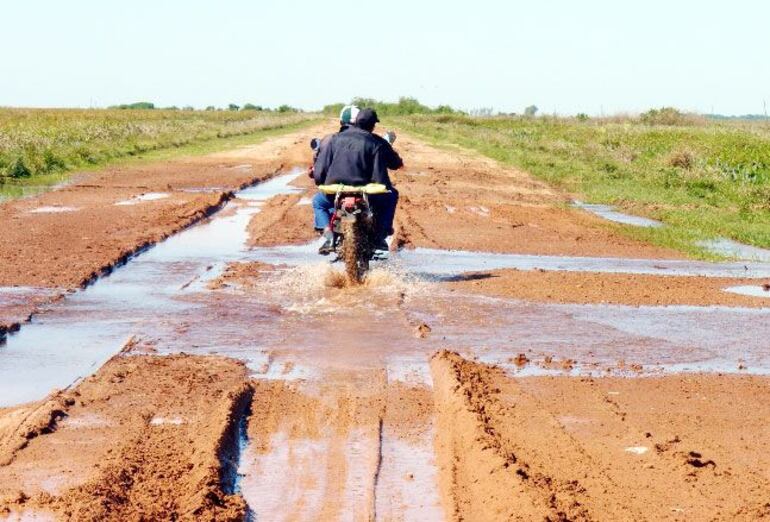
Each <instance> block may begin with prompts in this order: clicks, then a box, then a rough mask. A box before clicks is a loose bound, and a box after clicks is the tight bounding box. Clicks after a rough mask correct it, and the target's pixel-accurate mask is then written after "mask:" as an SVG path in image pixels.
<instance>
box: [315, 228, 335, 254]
mask: <svg viewBox="0 0 770 522" xmlns="http://www.w3.org/2000/svg"><path fill="white" fill-rule="evenodd" d="M323 236H324V238H326V241H324V244H323V245H321V247H320V248H319V249H318V253H319V254H321V255H322V256H328V255H329V254H331V253H332V252H334V236H333V235H332V233H331V232H329V231H326V232H324V234H323Z"/></svg>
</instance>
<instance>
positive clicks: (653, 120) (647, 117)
mask: <svg viewBox="0 0 770 522" xmlns="http://www.w3.org/2000/svg"><path fill="white" fill-rule="evenodd" d="M639 119H640V120H641V122H642V123H644V124H646V125H669V126H673V125H695V124H702V123H705V121H706V120H705V118H703V117H702V116H698V115H697V114H688V113H683V112H682V111H680V110H679V109H675V108H674V107H662V108H660V109H650V110H649V111H647V112H645V113H644V114H642V115H641V116H640V117H639Z"/></svg>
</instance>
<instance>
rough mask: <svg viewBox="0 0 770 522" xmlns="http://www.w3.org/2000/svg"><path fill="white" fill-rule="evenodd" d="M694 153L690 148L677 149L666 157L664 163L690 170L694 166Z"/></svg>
mask: <svg viewBox="0 0 770 522" xmlns="http://www.w3.org/2000/svg"><path fill="white" fill-rule="evenodd" d="M695 159H696V158H695V153H694V152H693V151H691V150H690V149H677V150H674V151H673V152H671V154H669V155H668V158H666V165H668V166H669V167H676V168H680V169H684V170H690V169H692V168H693V167H694V166H695Z"/></svg>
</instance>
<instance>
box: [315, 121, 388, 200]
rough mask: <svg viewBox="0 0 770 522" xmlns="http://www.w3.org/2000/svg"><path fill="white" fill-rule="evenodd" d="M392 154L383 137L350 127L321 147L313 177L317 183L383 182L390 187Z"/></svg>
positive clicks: (361, 183) (363, 183)
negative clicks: (389, 170) (389, 174)
mask: <svg viewBox="0 0 770 522" xmlns="http://www.w3.org/2000/svg"><path fill="white" fill-rule="evenodd" d="M392 154H395V151H393V149H392V147H391V146H390V145H389V144H388V142H386V141H385V140H383V139H382V138H379V137H377V136H375V135H373V134H372V133H371V132H368V131H365V130H362V129H359V128H357V127H350V128H349V129H348V130H346V131H345V132H341V133H339V134H335V135H334V136H332V138H331V140H329V142H328V143H327V144H325V146H323V147H321V152H320V154H318V158H316V161H315V165H314V167H313V177H314V179H315V182H316V185H331V184H332V183H343V184H345V185H359V186H360V185H366V184H367V183H382V184H383V185H385V186H386V187H388V188H390V187H391V186H392V185H391V183H390V178H389V177H388V166H389V164H392V163H393V162H394V160H393V158H392ZM399 160H400V158H399Z"/></svg>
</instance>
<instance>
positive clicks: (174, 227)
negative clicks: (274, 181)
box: [0, 129, 317, 288]
mask: <svg viewBox="0 0 770 522" xmlns="http://www.w3.org/2000/svg"><path fill="white" fill-rule="evenodd" d="M315 134H317V131H314V130H312V129H311V130H305V131H301V132H297V133H294V134H291V135H288V136H284V137H281V138H276V139H273V140H270V141H268V142H265V143H262V144H259V145H255V146H250V147H244V148H242V149H238V150H235V151H232V152H229V153H218V154H213V155H209V156H203V157H200V158H193V159H186V160H178V161H166V162H160V163H156V164H151V165H141V166H134V167H120V168H114V169H107V170H105V171H103V172H100V173H97V174H92V175H87V176H84V177H82V178H81V179H80V180H79V182H78V183H77V184H73V185H69V186H66V187H64V188H62V189H59V190H55V191H52V192H48V193H45V194H42V195H40V196H36V197H34V198H28V199H22V200H17V201H9V202H6V203H4V204H2V205H0V223H2V224H3V234H2V236H0V286H16V285H28V286H50V287H64V288H75V287H78V286H82V285H84V284H87V283H88V282H89V281H91V280H92V279H93V278H94V277H95V276H98V275H100V274H101V273H103V272H105V271H108V270H109V269H110V268H111V267H113V266H114V265H115V264H118V263H120V262H121V261H122V260H124V259H126V257H128V256H129V255H131V254H132V253H134V252H137V251H139V250H141V249H143V248H145V247H147V246H149V245H152V244H154V243H157V242H158V241H160V240H162V239H164V238H165V237H167V236H169V235H171V234H173V233H174V232H177V231H178V230H180V229H182V228H184V227H186V226H189V225H190V224H192V223H195V222H196V221H198V220H200V219H201V218H203V217H205V216H207V215H208V214H210V213H211V212H212V211H214V210H216V209H218V208H219V207H220V206H221V205H222V204H223V203H224V202H225V201H226V200H227V199H228V198H229V197H230V193H231V192H232V191H234V190H237V189H238V188H241V187H243V186H246V185H249V184H252V183H254V182H256V181H259V180H262V179H265V178H268V177H270V176H272V175H273V174H275V173H276V172H279V171H281V170H282V169H286V168H289V167H292V166H294V165H297V164H298V163H300V162H302V158H303V157H304V149H305V148H306V147H307V145H306V141H307V140H308V139H309V136H313V135H315ZM190 190H194V191H205V192H189V191H190ZM148 192H163V193H167V194H168V195H169V196H168V197H166V198H165V199H158V200H155V201H144V202H137V203H136V204H132V205H115V204H116V203H119V202H123V201H128V200H130V199H131V198H135V197H137V196H141V195H142V194H145V193H148ZM46 207H48V209H56V208H59V209H64V210H68V209H73V210H70V211H64V212H42V213H35V212H33V211H35V210H36V209H40V208H43V209H44V210H45V209H46Z"/></svg>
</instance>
